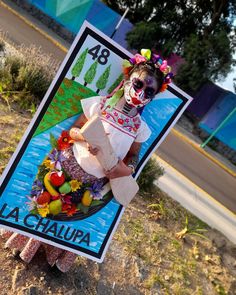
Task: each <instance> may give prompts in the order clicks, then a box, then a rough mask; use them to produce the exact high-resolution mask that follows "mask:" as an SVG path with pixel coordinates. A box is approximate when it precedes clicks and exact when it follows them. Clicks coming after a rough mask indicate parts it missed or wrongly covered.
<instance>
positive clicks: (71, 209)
mask: <svg viewBox="0 0 236 295" xmlns="http://www.w3.org/2000/svg"><path fill="white" fill-rule="evenodd" d="M76 211H77V208H76V205H75V204H72V205H71V208H70V209H69V210H67V213H66V214H67V216H73V215H74V214H75V213H76Z"/></svg>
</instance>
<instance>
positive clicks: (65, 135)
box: [0, 22, 191, 262]
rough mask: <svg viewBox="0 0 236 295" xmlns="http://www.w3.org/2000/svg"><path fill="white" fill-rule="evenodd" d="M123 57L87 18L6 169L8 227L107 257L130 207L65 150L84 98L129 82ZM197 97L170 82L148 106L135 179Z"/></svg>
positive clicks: (0, 200)
mask: <svg viewBox="0 0 236 295" xmlns="http://www.w3.org/2000/svg"><path fill="white" fill-rule="evenodd" d="M124 59H126V60H130V59H131V60H132V55H131V54H130V53H129V52H128V51H126V50H125V49H124V48H122V47H120V46H119V45H118V44H116V43H115V42H114V41H113V40H111V39H109V38H108V37H107V36H105V35H104V34H103V33H101V32H99V31H98V30H97V29H95V28H94V27H92V26H91V25H90V24H88V23H86V22H85V23H84V25H83V26H82V28H81V30H80V32H79V34H78V36H77V37H76V39H75V41H74V42H73V44H72V46H71V48H70V50H69V52H68V54H67V56H66V58H65V60H64V61H63V63H62V65H61V67H60V69H59V71H58V73H57V75H56V77H55V79H54V80H53V82H52V84H51V86H50V87H49V89H48V91H47V93H46V95H45V97H44V99H43V101H42V103H41V105H40V107H39V109H38V111H37V113H36V114H35V116H34V118H33V120H32V122H31V124H30V126H29V127H28V129H27V131H26V133H25V135H24V137H23V138H22V140H21V142H20V144H19V146H18V148H17V150H16V152H15V153H14V155H13V157H12V158H11V160H10V162H9V164H8V166H7V168H6V170H5V171H4V173H3V176H2V180H1V191H0V225H1V226H2V227H5V228H8V229H10V230H13V231H16V232H20V233H22V234H23V235H26V236H29V237H34V238H35V239H38V240H41V241H44V242H46V243H48V244H52V245H55V246H57V247H59V248H62V249H66V250H69V251H71V252H74V253H77V254H79V255H82V256H85V257H88V258H90V259H93V260H95V261H98V262H102V261H103V259H104V255H105V252H106V250H107V247H108V244H109V242H110V240H111V238H112V235H113V234H114V232H115V230H116V228H117V226H118V224H119V220H120V218H121V216H122V214H123V212H124V210H125V207H124V206H123V205H122V204H121V203H122V202H121V201H120V202H119V196H118V197H117V198H114V195H113V192H112V190H111V186H110V184H109V183H95V184H93V185H91V184H90V183H89V182H87V181H86V179H85V180H84V181H82V182H81V181H78V180H77V179H75V178H73V177H72V176H71V175H70V176H69V173H68V172H69V170H67V167H62V162H63V153H62V151H63V150H65V149H68V148H70V147H72V145H73V143H72V141H71V138H70V136H69V132H68V130H69V129H70V127H71V126H72V125H73V123H74V122H75V121H76V119H77V118H78V116H79V115H80V114H81V113H82V107H81V101H82V100H86V99H87V98H89V97H96V96H104V95H108V94H109V93H111V92H112V91H113V90H114V89H115V88H116V87H117V85H119V84H120V82H121V80H122V79H123V74H122V62H123V60H124ZM190 102H191V98H190V97H189V96H188V95H187V94H185V93H184V92H182V91H181V90H180V89H179V88H177V87H176V86H175V85H173V84H169V86H168V89H167V90H165V91H164V92H160V93H159V94H158V95H157V96H156V97H155V99H154V100H153V101H152V102H151V103H150V104H148V105H147V106H146V107H145V108H144V110H143V112H142V120H143V121H144V122H145V124H147V125H148V126H149V128H150V129H151V136H150V137H149V139H148V140H147V141H146V142H145V143H143V144H142V148H141V152H140V155H139V162H138V166H137V168H136V171H135V173H134V175H133V176H134V179H137V177H138V175H139V174H140V172H141V170H142V168H143V167H144V165H145V163H146V162H147V160H148V159H149V158H150V156H151V155H152V153H153V152H154V151H155V150H156V148H157V147H158V145H159V144H160V143H161V142H162V141H163V139H164V138H165V136H166V135H167V134H168V132H169V131H170V129H171V127H172V126H173V125H174V124H175V123H176V121H177V120H178V118H179V117H180V115H181V114H182V113H183V111H184V110H185V108H186V107H187V106H188V104H189V103H190ZM118 120H120V121H118V123H122V124H123V123H124V122H125V120H123V119H122V118H118ZM132 123H133V124H134V126H135V123H137V122H132ZM92 131H95V133H96V130H92ZM89 136H91V133H89ZM94 138H95V136H94ZM92 139H93V138H92ZM108 144H109V143H108ZM91 168H92V167H91ZM68 169H70V167H68ZM54 170H56V171H60V173H53V171H54ZM121 193H122V192H121ZM114 194H115V193H114ZM116 194H117V191H116ZM120 200H122V196H121V198H120Z"/></svg>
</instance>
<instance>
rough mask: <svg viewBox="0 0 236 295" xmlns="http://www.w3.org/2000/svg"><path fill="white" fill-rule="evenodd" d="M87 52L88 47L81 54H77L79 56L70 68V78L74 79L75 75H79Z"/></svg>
mask: <svg viewBox="0 0 236 295" xmlns="http://www.w3.org/2000/svg"><path fill="white" fill-rule="evenodd" d="M87 53H88V48H86V49H85V50H84V51H83V52H82V53H81V55H80V56H79V58H78V59H77V61H76V63H75V65H74V66H73V68H72V70H71V74H72V78H71V79H72V80H75V78H76V77H79V75H80V73H81V71H82V69H83V66H84V63H85V59H86V56H87Z"/></svg>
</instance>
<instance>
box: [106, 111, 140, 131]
mask: <svg viewBox="0 0 236 295" xmlns="http://www.w3.org/2000/svg"><path fill="white" fill-rule="evenodd" d="M101 115H102V116H103V117H104V118H105V119H106V120H108V121H110V122H112V123H115V124H116V125H118V126H120V127H122V128H123V129H124V130H125V131H128V132H130V133H132V134H133V135H137V132H138V129H139V128H140V125H141V119H140V117H139V115H136V116H134V117H128V116H127V115H126V114H123V113H122V112H120V111H119V110H117V109H115V108H113V109H112V110H109V108H106V109H103V110H102V112H101Z"/></svg>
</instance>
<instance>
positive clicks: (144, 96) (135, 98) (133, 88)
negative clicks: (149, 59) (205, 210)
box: [124, 71, 158, 108]
mask: <svg viewBox="0 0 236 295" xmlns="http://www.w3.org/2000/svg"><path fill="white" fill-rule="evenodd" d="M157 89H158V85H157V81H156V79H155V77H153V76H152V75H150V74H149V73H148V72H146V71H142V72H134V73H132V74H131V76H130V80H129V81H126V82H125V85H124V97H125V100H126V102H127V103H128V104H130V105H132V106H134V107H136V108H140V107H143V106H145V105H146V104H148V103H149V102H150V101H151V100H152V99H153V97H154V96H155V94H156V92H157Z"/></svg>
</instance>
